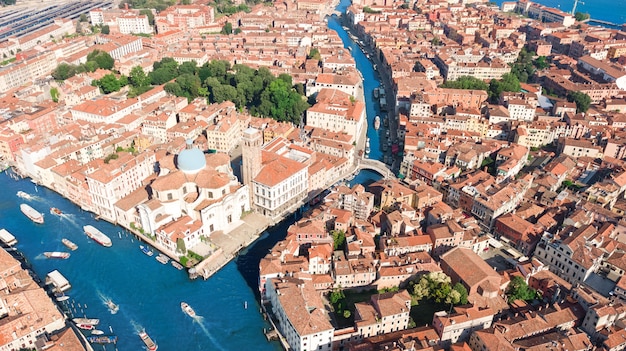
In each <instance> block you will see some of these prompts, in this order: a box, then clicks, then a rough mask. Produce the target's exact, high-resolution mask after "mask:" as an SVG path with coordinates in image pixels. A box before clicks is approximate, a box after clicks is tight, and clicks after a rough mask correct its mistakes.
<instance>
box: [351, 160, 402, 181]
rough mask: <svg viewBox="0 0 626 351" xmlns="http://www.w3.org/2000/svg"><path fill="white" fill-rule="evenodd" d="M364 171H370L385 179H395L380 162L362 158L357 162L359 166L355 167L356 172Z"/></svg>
mask: <svg viewBox="0 0 626 351" xmlns="http://www.w3.org/2000/svg"><path fill="white" fill-rule="evenodd" d="M364 169H369V170H372V171H374V172H376V173H378V174H380V175H382V176H383V177H385V178H395V175H394V174H393V172H391V170H390V169H389V167H388V166H387V165H386V164H384V163H383V162H381V161H378V160H372V159H369V158H362V159H360V160H359V165H358V166H357V170H359V171H361V170H364Z"/></svg>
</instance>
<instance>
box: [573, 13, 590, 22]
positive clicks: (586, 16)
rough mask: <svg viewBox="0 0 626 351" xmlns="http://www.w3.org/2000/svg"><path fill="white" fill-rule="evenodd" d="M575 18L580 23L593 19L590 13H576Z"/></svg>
mask: <svg viewBox="0 0 626 351" xmlns="http://www.w3.org/2000/svg"><path fill="white" fill-rule="evenodd" d="M574 18H576V20H577V21H578V22H582V21H585V20H588V19H589V18H591V16H590V15H589V14H588V13H583V12H578V11H576V13H575V14H574Z"/></svg>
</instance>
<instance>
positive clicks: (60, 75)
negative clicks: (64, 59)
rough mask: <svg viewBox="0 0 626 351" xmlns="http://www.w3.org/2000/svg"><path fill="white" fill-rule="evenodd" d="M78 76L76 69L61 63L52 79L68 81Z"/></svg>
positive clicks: (53, 73)
mask: <svg viewBox="0 0 626 351" xmlns="http://www.w3.org/2000/svg"><path fill="white" fill-rule="evenodd" d="M75 74H76V67H75V66H73V65H69V64H67V63H61V64H59V65H58V66H57V68H55V69H54V71H53V72H52V77H53V78H54V79H56V80H66V79H68V78H70V77H73V76H74V75H75Z"/></svg>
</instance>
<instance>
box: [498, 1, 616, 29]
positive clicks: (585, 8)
mask: <svg viewBox="0 0 626 351" xmlns="http://www.w3.org/2000/svg"><path fill="white" fill-rule="evenodd" d="M504 1H509V0H497V1H496V3H497V4H498V5H500V4H501V3H502V2H504ZM574 1H575V0H533V2H536V3H538V4H542V5H545V6H549V7H554V8H558V9H559V10H561V11H565V12H571V11H572V8H573V7H574ZM576 12H583V13H588V14H589V15H590V16H591V18H593V19H598V20H602V21H608V22H611V23H616V24H622V23H626V1H625V0H584V1H578V5H576Z"/></svg>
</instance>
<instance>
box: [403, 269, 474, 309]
mask: <svg viewBox="0 0 626 351" xmlns="http://www.w3.org/2000/svg"><path fill="white" fill-rule="evenodd" d="M412 295H413V300H414V301H415V302H417V303H419V301H420V300H422V299H432V300H434V301H435V302H445V303H447V304H455V305H456V304H465V303H467V289H465V287H464V286H463V285H462V284H459V283H457V284H455V285H454V287H453V286H452V285H451V280H450V277H449V276H447V275H446V274H445V273H443V272H430V273H428V274H424V275H422V277H421V278H420V279H419V281H418V282H417V283H416V284H414V285H413V291H412Z"/></svg>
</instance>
